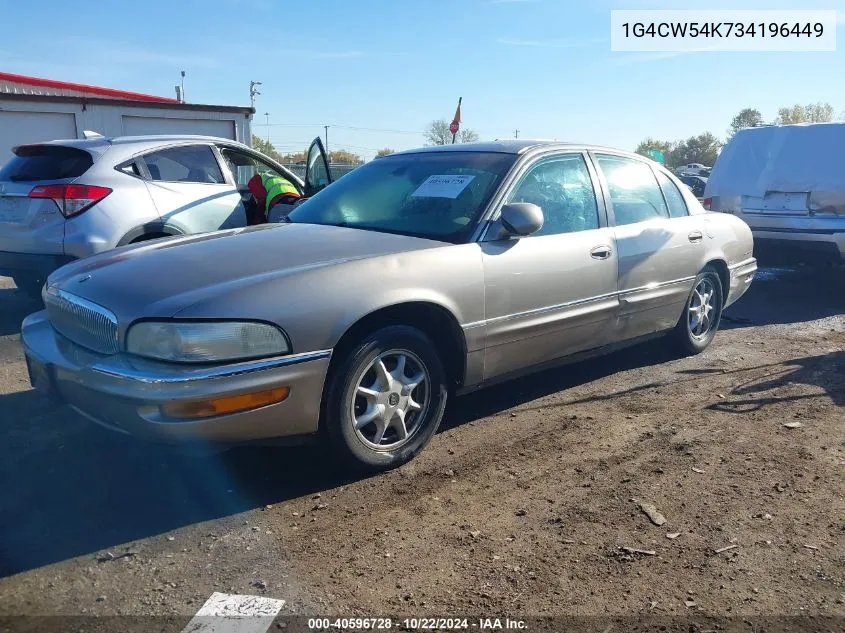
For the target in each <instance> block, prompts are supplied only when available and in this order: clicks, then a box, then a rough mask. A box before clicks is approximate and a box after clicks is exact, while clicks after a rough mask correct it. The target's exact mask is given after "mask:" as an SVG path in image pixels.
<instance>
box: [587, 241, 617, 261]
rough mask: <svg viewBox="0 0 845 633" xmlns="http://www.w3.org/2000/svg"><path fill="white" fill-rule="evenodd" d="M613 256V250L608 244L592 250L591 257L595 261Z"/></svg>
mask: <svg viewBox="0 0 845 633" xmlns="http://www.w3.org/2000/svg"><path fill="white" fill-rule="evenodd" d="M612 254H613V250H612V249H611V248H610V247H609V246H608V245H607V244H602V245H601V246H595V247H593V248H592V249H590V257H592V258H593V259H608V258H609V257H610V256H611V255H612Z"/></svg>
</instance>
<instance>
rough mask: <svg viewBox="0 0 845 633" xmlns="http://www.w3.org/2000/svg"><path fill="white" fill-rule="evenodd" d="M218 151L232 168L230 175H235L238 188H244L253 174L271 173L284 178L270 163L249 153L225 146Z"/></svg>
mask: <svg viewBox="0 0 845 633" xmlns="http://www.w3.org/2000/svg"><path fill="white" fill-rule="evenodd" d="M220 153H221V154H222V155H223V158H224V159H225V160H226V163H227V164H228V165H229V169H231V170H232V175H233V176H234V177H235V182H236V183H237V186H238V189H246V187H247V185H248V183H249V181H250V180H251V179H252V177H253V176H255V174H273V175H275V176H282V178H284V176H283V175H282V174H280V173H279V172H278V171H276V170H275V169H273V168H272V167H270V165H268V164H266V163H265V162H263V161H260V160H258V159H257V158H254V157H253V156H250V155H249V154H244V153H243V152H239V151H237V150H234V149H229V148H225V147H223V148H221V149H220ZM286 180H287V179H286Z"/></svg>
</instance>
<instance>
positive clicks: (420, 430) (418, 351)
mask: <svg viewBox="0 0 845 633" xmlns="http://www.w3.org/2000/svg"><path fill="white" fill-rule="evenodd" d="M446 397H447V385H446V373H445V370H444V369H443V364H442V363H441V361H440V358H439V357H438V355H437V352H436V348H435V346H434V344H433V343H432V342H431V340H430V339H429V338H428V337H427V336H426V335H425V334H424V333H423V332H421V331H420V330H418V329H416V328H413V327H407V326H390V327H386V328H383V329H381V330H378V331H377V332H374V333H372V334H370V335H369V336H367V337H365V338H364V339H363V340H362V341H361V342H360V343H358V344H357V345H355V347H353V348H352V349H351V350H350V351H349V353H348V354H346V355H345V356H344V357H343V358H342V359H341V361H340V364H339V365H338V366H337V367H336V368H334V369H333V370H332V372H331V375H330V377H329V382H328V385H327V389H326V394H325V398H326V400H325V406H324V409H323V416H324V417H323V421H324V426H325V429H326V431H327V433H328V436H329V440H330V441H331V443H332V445H333V446H334V448H335V449H336V450H337V451H338V452H339V453H340V455H341V456H342V457H343V458H345V459H346V461H347V462H349V463H350V464H351V465H352V466H353V467H355V468H358V469H363V470H369V471H380V470H388V469H390V468H395V467H396V466H400V465H401V464H404V463H405V462H407V461H409V460H411V459H413V458H414V457H415V456H416V455H417V453H419V452H420V451H421V450H422V449H423V448H424V447H425V446H426V444H428V442H429V441H430V440H431V438H432V437H433V436H434V433H435V431H437V427H438V426H439V425H440V420H441V419H442V417H443V411H444V409H445V407H446Z"/></svg>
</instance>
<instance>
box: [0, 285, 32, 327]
mask: <svg viewBox="0 0 845 633" xmlns="http://www.w3.org/2000/svg"><path fill="white" fill-rule="evenodd" d="M0 279H3V278H2V277H0ZM41 308H42V305H41V302H40V301H37V300H35V299H33V298H31V297H30V296H29V295H27V294H25V293H24V292H22V291H21V290H18V289H17V288H15V287H14V285H10V286H6V287H0V336H8V335H9V334H20V331H21V322H22V321H23V320H24V318H25V317H26V316H27V315H29V314H32V313H33V312H37V311H38V310H40V309H41Z"/></svg>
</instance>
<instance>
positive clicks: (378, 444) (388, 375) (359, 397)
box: [352, 350, 431, 451]
mask: <svg viewBox="0 0 845 633" xmlns="http://www.w3.org/2000/svg"><path fill="white" fill-rule="evenodd" d="M430 383H431V380H430V378H429V374H428V369H427V368H426V367H425V364H424V363H423V362H422V361H421V360H420V359H419V357H417V356H416V354H413V353H411V352H409V351H407V350H390V351H387V352H383V353H381V354H379V355H378V356H377V357H376V358H375V359H374V360H373V361H372V362H371V363H370V364H369V365H368V366H367V367H366V369H364V371H363V372H362V373H361V374H359V376H358V380H357V384H356V388H355V392H354V394H353V398H352V400H353V401H352V420H353V421H354V425H355V434H356V435H357V437H358V439H359V440H360V441H361V442H362V443H363V444H364V445H365V446H367V447H368V448H371V449H374V450H379V451H393V450H395V449H397V448H399V447H400V446H402V445H403V444H405V443H407V442H408V441H409V440H410V439H411V437H412V436H413V435H414V434H415V433H416V431H417V430H418V429H419V428H420V426H421V422H422V421H423V420H424V419H425V415H426V410H427V408H428V406H429V401H430V399H431V394H430Z"/></svg>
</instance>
